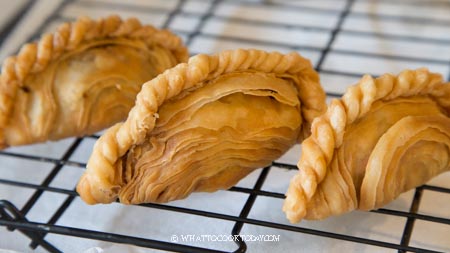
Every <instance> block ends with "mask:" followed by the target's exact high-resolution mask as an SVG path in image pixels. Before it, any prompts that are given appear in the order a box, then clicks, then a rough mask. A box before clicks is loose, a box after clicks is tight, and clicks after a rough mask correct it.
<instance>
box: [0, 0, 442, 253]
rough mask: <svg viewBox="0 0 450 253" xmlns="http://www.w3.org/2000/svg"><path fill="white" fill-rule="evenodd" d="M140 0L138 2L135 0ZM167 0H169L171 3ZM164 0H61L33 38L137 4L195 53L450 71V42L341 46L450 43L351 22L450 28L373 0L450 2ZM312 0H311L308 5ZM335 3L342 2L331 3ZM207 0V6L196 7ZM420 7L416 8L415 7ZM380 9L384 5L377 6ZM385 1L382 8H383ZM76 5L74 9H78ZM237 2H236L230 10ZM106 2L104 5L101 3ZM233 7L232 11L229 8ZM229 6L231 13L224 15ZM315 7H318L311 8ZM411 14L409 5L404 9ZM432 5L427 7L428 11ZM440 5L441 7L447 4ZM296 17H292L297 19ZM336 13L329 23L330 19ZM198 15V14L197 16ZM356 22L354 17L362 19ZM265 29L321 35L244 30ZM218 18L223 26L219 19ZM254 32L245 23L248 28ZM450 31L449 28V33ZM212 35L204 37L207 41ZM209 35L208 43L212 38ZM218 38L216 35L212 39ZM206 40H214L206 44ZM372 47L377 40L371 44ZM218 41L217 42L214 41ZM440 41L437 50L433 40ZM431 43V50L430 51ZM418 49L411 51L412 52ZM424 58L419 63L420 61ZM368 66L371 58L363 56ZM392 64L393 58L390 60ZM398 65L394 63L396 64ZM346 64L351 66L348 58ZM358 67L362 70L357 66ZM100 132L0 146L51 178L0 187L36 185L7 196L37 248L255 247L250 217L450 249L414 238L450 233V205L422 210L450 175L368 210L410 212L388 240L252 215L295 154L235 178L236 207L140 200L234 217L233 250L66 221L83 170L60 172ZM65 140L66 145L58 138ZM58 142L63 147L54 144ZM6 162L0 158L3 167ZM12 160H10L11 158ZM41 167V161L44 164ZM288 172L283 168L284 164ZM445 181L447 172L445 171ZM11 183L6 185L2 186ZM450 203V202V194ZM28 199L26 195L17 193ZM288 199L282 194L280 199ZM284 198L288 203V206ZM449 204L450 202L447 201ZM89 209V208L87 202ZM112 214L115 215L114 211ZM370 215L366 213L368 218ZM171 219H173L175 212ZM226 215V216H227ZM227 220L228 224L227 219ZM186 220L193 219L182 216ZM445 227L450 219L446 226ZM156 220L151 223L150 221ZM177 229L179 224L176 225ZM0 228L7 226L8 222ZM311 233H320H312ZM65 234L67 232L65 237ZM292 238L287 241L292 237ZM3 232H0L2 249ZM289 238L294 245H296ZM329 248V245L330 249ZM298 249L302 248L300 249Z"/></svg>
mask: <svg viewBox="0 0 450 253" xmlns="http://www.w3.org/2000/svg"><path fill="white" fill-rule="evenodd" d="M31 2H32V1H30V3H29V4H28V5H26V7H25V9H24V10H23V11H21V12H19V14H18V15H16V16H14V17H12V18H11V21H10V22H9V23H8V25H7V26H6V28H4V29H3V31H2V32H1V33H0V34H1V35H2V37H1V39H0V43H2V42H3V39H4V37H6V36H8V34H9V33H10V32H11V31H12V30H13V29H14V27H15V25H16V24H17V23H18V22H19V21H20V20H21V19H22V18H23V15H24V13H26V11H31V10H32V5H33V4H32V3H31ZM131 2H132V1H131ZM167 2H168V3H167ZM167 2H166V3H164V1H156V2H153V3H152V2H147V3H145V2H142V1H141V2H139V1H136V3H133V4H131V3H129V2H127V3H126V2H120V1H114V0H103V1H96V2H91V1H83V0H78V1H77V0H71V1H62V2H61V4H60V5H59V6H58V7H57V8H56V9H55V10H54V11H53V13H52V14H51V15H50V16H48V17H47V18H46V19H45V21H44V22H43V23H42V24H41V25H40V27H39V29H37V30H36V31H35V32H34V34H33V35H32V36H31V37H30V38H29V39H28V40H33V39H36V38H38V36H39V35H40V34H42V33H43V32H44V31H46V30H49V29H51V27H52V25H53V24H57V23H61V22H63V21H67V20H73V18H74V17H75V16H76V15H77V14H76V13H77V11H76V10H78V11H86V10H89V11H93V12H95V10H97V11H99V12H101V13H103V12H105V11H104V9H107V11H110V12H119V13H120V12H121V11H126V13H127V14H129V13H132V14H136V15H140V16H143V17H144V18H146V15H148V16H152V15H155V16H156V17H157V18H156V20H157V21H158V22H159V26H160V27H162V28H169V29H172V30H174V31H175V32H176V33H178V34H179V35H181V36H182V37H183V38H184V40H185V43H186V44H187V46H188V47H190V48H191V51H192V53H193V54H195V53H200V52H202V50H208V49H205V48H208V45H209V47H210V50H214V49H215V44H214V43H215V42H221V43H223V44H224V45H225V46H224V47H225V48H226V47H233V46H236V45H242V46H247V45H251V46H252V47H261V48H268V49H277V50H280V51H299V52H300V53H302V54H306V55H308V56H311V57H312V58H313V62H314V63H315V68H316V69H317V70H318V71H319V72H320V73H321V75H322V79H323V82H325V81H328V80H332V79H336V80H341V81H337V82H338V83H339V82H341V83H342V84H346V85H348V84H351V83H349V82H350V81H353V80H357V79H359V78H360V77H361V76H362V75H363V74H364V73H371V74H374V75H377V74H379V73H380V72H381V71H382V70H383V68H382V69H381V70H378V69H375V70H374V72H371V70H368V71H365V70H361V71H358V70H357V68H354V69H350V70H346V69H344V70H342V69H341V68H340V67H339V66H338V67H333V66H334V65H332V64H331V63H330V61H331V62H332V60H330V59H332V58H333V57H335V58H337V59H338V60H339V59H344V58H346V57H347V58H348V57H357V58H359V59H362V60H364V61H368V62H370V61H374V62H375V63H376V62H379V61H384V62H388V63H389V62H390V61H395V62H400V63H406V64H399V65H400V66H401V67H404V66H409V65H408V64H411V63H412V66H413V67H414V66H416V65H423V66H431V67H432V68H435V69H437V70H438V71H440V72H441V73H443V74H444V75H445V76H446V78H449V76H450V73H449V68H450V50H447V51H445V53H443V54H439V55H436V54H434V55H429V56H426V55H424V54H420V53H417V54H415V53H411V52H408V51H405V52H404V53H403V51H400V53H399V54H389V53H385V52H378V51H376V50H373V51H370V50H360V48H358V46H357V45H358V44H355V45H356V47H355V48H352V47H350V48H348V47H347V48H346V47H343V46H342V43H341V42H342V40H343V39H342V38H343V37H345V36H348V37H349V38H350V39H355V40H360V41H361V42H360V43H364V42H367V41H368V40H371V39H377V40H378V39H381V40H386V41H392V42H393V43H394V44H395V43H398V44H400V46H401V45H403V44H408V45H409V44H411V43H413V44H415V45H419V46H420V45H431V46H430V47H436V48H438V49H442V48H444V49H445V48H449V49H450V36H446V35H442V36H434V34H433V33H430V34H420V33H417V34H414V33H413V34H411V33H410V34H408V33H406V32H402V31H400V30H399V31H395V32H390V31H389V30H387V31H384V30H376V31H368V30H365V29H360V28H359V27H358V26H357V25H356V26H352V25H351V21H352V19H356V20H359V21H360V22H362V23H364V22H366V21H367V20H369V21H367V22H372V21H374V20H375V21H380V20H382V21H383V22H388V23H389V24H390V25H392V24H394V25H393V26H394V27H395V26H396V25H395V24H403V23H412V24H413V26H415V27H418V26H421V25H424V26H428V27H433V28H435V29H436V30H437V32H439V31H449V29H448V28H447V27H450V19H448V18H445V15H444V16H443V15H437V16H435V15H428V16H426V15H425V16H421V15H414V14H412V13H408V12H401V11H400V14H399V13H391V12H389V11H387V13H379V12H377V11H373V9H370V8H367V9H365V7H367V6H369V7H370V6H373V5H381V6H383V4H388V5H390V6H391V7H392V6H393V7H394V9H396V10H399V9H400V10H401V9H404V8H406V9H408V8H421V9H422V10H424V9H425V10H426V8H427V6H428V7H429V6H434V7H436V6H437V7H436V8H437V9H445V10H446V11H447V12H448V11H450V2H448V1H440V0H436V1H427V2H425V1H419V0H417V1H402V0H394V1H370V0H342V1H334V2H333V1H330V0H325V1H323V2H324V3H323V4H320V2H321V1H316V2H319V4H317V3H316V4H311V2H312V1H298V2H290V1H280V0H278V1H223V0H212V1H200V0H173V1H167ZM308 3H309V4H308ZM331 3H333V4H331ZM199 6H202V8H200V9H201V10H200V11H197V10H196V9H195V8H197V7H199ZM411 6H412V7H411ZM239 8H243V9H244V10H245V13H246V14H248V13H249V12H250V11H252V10H253V11H255V12H257V13H258V14H257V15H253V16H252V15H250V16H251V17H250V18H249V17H247V16H246V15H241V14H240V12H236V13H237V14H235V15H229V13H231V12H233V11H236V10H237V9H239ZM377 8H378V7H377ZM381 9H383V7H381ZM74 10H75V11H74ZM230 10H231V11H230ZM102 11H103V12H102ZM227 11H228V12H227ZM271 12H281V13H287V17H286V19H281V20H278V21H274V20H271V19H270V17H261V16H260V15H264V14H270V13H271ZM224 13H225V14H224ZM311 13H312V14H311ZM405 13H406V14H405ZM424 13H425V14H427V12H426V11H425V12H424ZM438 14H439V13H438ZM308 15H318V16H319V18H323V19H324V20H325V21H324V23H325V24H324V23H320V22H319V23H317V22H316V21H314V22H310V21H308V20H306V19H301V18H300V19H299V20H296V17H301V16H306V17H307V16H308ZM289 18H293V20H290V19H289ZM328 19H330V20H331V21H330V22H329V24H331V25H328V24H327V22H328V21H327V20H328ZM190 21H195V22H192V24H191V23H190ZM353 21H354V20H353ZM180 23H189V25H188V26H189V28H180V25H179V24H180ZM211 23H215V24H216V25H217V24H219V25H218V26H219V27H220V24H228V25H229V24H232V25H231V27H232V28H233V30H234V28H237V31H235V32H236V33H227V34H224V33H220V32H216V31H215V29H211V27H210V26H211ZM247 26H248V27H250V28H246V29H247V30H248V29H251V30H255V31H258V29H268V30H269V31H274V30H285V31H287V32H292V33H296V32H299V33H301V34H300V37H301V36H305V34H306V35H310V36H311V37H314V38H316V39H312V40H310V41H308V40H306V42H302V41H301V40H294V41H291V40H283V39H280V38H278V37H277V36H278V34H275V35H273V36H275V37H272V35H268V36H266V37H257V36H256V37H254V38H253V37H251V36H250V35H248V34H244V33H242V32H241V33H239V29H241V27H247ZM213 27H214V26H213ZM243 31H245V29H243ZM448 34H450V33H448ZM202 40H203V41H202ZM208 43H209V44H208ZM211 43H213V44H212V45H213V46H211ZM205 45H206V46H205ZM369 47H370V45H369ZM211 48H212V49H211ZM427 50H432V49H427ZM425 51H426V50H425ZM407 53H409V54H407ZM415 64H416V65H415ZM363 65H364V64H363ZM373 65H374V64H372V65H371V64H368V66H366V67H367V68H368V69H369V68H370V67H371V66H373ZM388 65H389V64H388ZM388 67H389V66H388ZM344 68H345V67H344ZM355 69H356V70H355ZM344 88H345V86H344V85H341V84H339V85H334V86H325V89H326V91H327V95H328V96H329V97H336V96H340V95H341V94H342V91H343V89H344ZM97 138H98V136H97V135H93V136H86V137H84V138H76V139H69V140H66V141H65V142H64V143H63V146H64V149H63V150H61V149H59V148H57V149H58V151H57V152H56V153H55V154H49V153H47V151H46V150H47V148H48V145H53V144H43V145H40V146H38V147H37V148H36V149H38V150H39V149H42V150H41V151H38V152H34V151H35V150H36V149H31V150H33V152H28V151H27V150H25V152H22V149H20V148H18V149H12V150H9V149H7V150H4V151H0V157H2V158H0V159H2V160H4V159H13V160H15V161H16V162H18V163H20V164H22V165H21V166H22V167H23V168H24V170H26V171H28V170H27V169H25V167H27V166H28V167H31V169H32V170H34V172H35V173H36V171H37V170H38V171H37V172H38V173H39V174H40V175H41V177H42V178H39V179H38V178H31V179H29V180H22V179H17V178H14V177H12V178H8V177H7V176H4V172H3V171H5V170H6V169H8V168H5V169H4V170H3V171H2V174H0V186H2V187H9V188H10V189H11V188H14V189H19V190H22V189H27V190H28V192H29V194H28V195H27V197H26V198H25V199H24V201H22V202H23V205H21V206H20V204H17V203H15V201H14V199H12V200H11V199H2V197H1V196H0V199H2V200H0V225H1V226H3V227H5V228H6V229H7V230H9V231H10V232H12V233H15V234H19V233H21V234H23V235H24V236H26V237H28V238H29V240H30V241H31V242H30V245H29V246H30V247H31V248H32V249H36V248H38V247H41V249H44V250H46V251H48V252H62V250H61V248H60V247H61V245H60V244H57V243H54V242H51V241H49V240H48V237H49V236H50V235H61V236H64V237H65V238H69V237H70V238H73V237H78V238H81V239H83V240H84V239H86V240H96V241H104V242H112V243H123V244H131V245H136V246H140V247H145V248H152V249H159V250H166V251H176V252H231V251H233V252H246V251H252V249H253V248H252V247H251V246H254V245H250V244H249V243H247V242H246V241H244V240H243V238H242V237H240V236H239V235H242V233H243V228H245V227H248V226H257V227H262V228H264V229H265V228H267V229H270V231H272V232H273V231H275V232H277V231H289V232H292V233H294V234H295V235H296V236H298V237H302V236H303V237H304V236H306V237H308V236H312V237H313V238H328V239H334V240H337V243H342V242H348V243H355V244H358V245H370V246H375V249H376V250H377V251H379V250H386V251H389V250H393V251H398V252H441V251H450V246H449V245H448V243H447V244H446V242H444V243H443V244H442V245H438V244H433V243H430V244H420V243H415V244H412V243H411V241H412V239H413V237H414V232H415V231H417V229H419V228H417V222H418V221H420V222H428V223H432V224H437V225H439V226H441V230H439V231H444V232H443V233H446V231H447V233H450V232H449V231H450V230H449V229H450V214H449V211H448V209H445V207H444V210H441V212H440V215H438V214H429V213H427V212H422V211H421V203H423V199H424V195H425V194H426V193H429V192H433V193H439V194H442V195H440V196H441V197H442V199H444V200H443V201H445V198H448V197H449V196H450V184H448V183H446V184H445V183H444V184H443V185H442V184H440V185H439V184H438V185H433V184H427V185H423V186H421V187H418V188H417V189H415V191H413V192H412V193H411V196H412V197H411V201H410V202H409V203H408V204H409V205H408V204H406V205H407V206H408V208H406V210H398V209H396V208H388V207H386V208H382V209H378V210H374V211H372V212H370V213H363V214H362V215H369V214H371V213H374V214H377V215H380V216H381V217H383V218H384V217H396V218H401V223H402V224H403V226H402V229H401V230H402V231H401V235H400V238H399V240H398V241H396V240H383V239H372V238H369V237H365V236H358V235H349V234H345V233H341V231H340V230H333V229H323V228H322V227H314V226H312V227H308V226H302V224H300V225H291V224H287V223H283V222H279V220H275V221H273V220H272V221H268V220H267V219H259V218H258V217H256V218H255V217H254V216H255V215H253V216H252V215H251V212H252V211H254V210H255V209H256V208H258V207H260V206H258V207H255V206H256V204H255V203H256V201H257V200H259V199H261V198H267V199H269V200H270V199H275V200H283V199H284V194H283V193H282V192H280V191H276V190H271V189H270V187H269V188H267V187H265V185H266V184H267V181H268V180H270V178H271V175H272V174H273V173H283V171H286V170H290V171H294V170H295V169H296V166H295V165H293V164H291V163H286V162H283V161H275V162H273V163H272V165H271V166H269V167H266V168H263V169H261V170H258V171H257V172H255V173H254V179H255V180H254V181H252V182H251V183H249V184H248V186H241V185H238V186H235V187H232V188H231V189H229V190H228V192H230V193H235V194H239V196H240V197H241V198H242V200H243V201H242V205H238V207H237V213H236V214H229V213H223V212H220V211H208V210H202V209H198V208H191V207H189V205H186V206H183V205H170V204H168V205H164V204H143V205H139V208H145V209H146V210H148V212H150V210H152V211H155V212H153V213H171V214H173V215H182V216H183V217H191V216H195V217H198V218H200V219H208V220H211V221H212V222H219V221H225V222H228V223H231V224H232V227H231V230H230V231H229V234H230V235H235V236H236V237H235V238H236V240H235V241H234V243H236V245H235V246H227V247H228V248H227V249H229V250H227V251H223V249H214V248H209V247H207V246H205V245H203V244H201V243H200V244H194V245H192V244H186V243H180V242H173V241H170V240H169V238H156V239H155V238H152V237H148V236H146V235H145V234H139V235H129V234H124V233H116V232H112V231H108V230H106V231H101V230H96V229H91V228H89V227H78V226H75V225H74V226H70V225H66V224H59V221H60V219H61V217H63V216H64V215H65V214H66V213H67V212H68V211H67V210H68V209H69V208H70V207H71V205H74V201H77V199H78V196H77V193H76V192H75V191H74V189H73V186H74V185H75V183H76V180H77V178H72V181H73V185H70V186H69V187H62V186H58V185H56V186H55V185H54V182H55V180H57V178H58V176H59V175H60V174H62V173H63V171H65V170H68V169H69V168H65V167H74V168H76V169H78V171H82V169H83V168H84V167H85V165H86V160H85V159H84V160H83V159H78V158H74V157H76V154H77V152H79V151H80V150H84V149H89V148H90V147H92V143H93V141H95V140H96V139H97ZM58 147H59V146H58ZM52 150H54V149H52ZM34 163H42V164H45V167H46V168H45V169H42V170H40V169H39V168H34V167H35V166H34V165H33V164H34ZM3 166H4V165H1V164H0V169H1V168H2V167H3ZM6 167H7V166H6ZM38 167H39V166H38ZM280 171H281V172H280ZM444 181H445V179H444ZM2 189H3V188H2ZM46 193H54V194H58V195H59V196H62V200H61V201H60V202H58V203H57V204H50V203H46V202H45V201H46V200H45V198H44V197H43V195H45V194H46ZM448 202H450V201H448ZM18 203H20V201H18ZM277 203H279V202H277ZM49 204H50V205H51V208H50V209H51V210H52V213H51V214H50V215H49V218H48V220H44V221H43V220H42V219H36V218H35V217H34V216H33V215H31V217H30V211H32V210H33V209H34V208H36V207H37V206H39V205H49ZM280 206H281V205H280ZM447 206H448V205H447ZM85 208H88V207H85ZM123 208H124V209H126V210H128V209H130V208H134V206H129V207H123ZM110 218H111V219H113V218H114V217H110ZM362 220H364V218H362ZM167 222H169V221H167ZM220 224H222V223H220ZM220 224H219V225H218V226H221V225H220ZM181 226H184V225H183V224H181ZM442 227H443V228H442ZM149 229H152V228H149ZM173 231H176V230H173ZM1 233H7V232H3V231H1ZM308 238H311V237H308ZM443 238H444V239H445V238H447V241H448V239H450V237H449V236H445V235H444V237H443ZM58 242H60V241H58ZM284 243H285V244H288V242H284ZM1 247H2V245H1V240H0V248H1ZM288 247H289V246H288ZM323 250H327V249H323ZM293 251H296V250H295V249H293Z"/></svg>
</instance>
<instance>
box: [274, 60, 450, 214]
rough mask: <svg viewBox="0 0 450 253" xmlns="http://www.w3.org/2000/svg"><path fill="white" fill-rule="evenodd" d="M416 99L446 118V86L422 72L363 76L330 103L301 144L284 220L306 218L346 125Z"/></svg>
mask: <svg viewBox="0 0 450 253" xmlns="http://www.w3.org/2000/svg"><path fill="white" fill-rule="evenodd" d="M416 95H430V96H432V97H433V98H434V99H435V101H436V102H437V103H438V105H439V106H441V107H442V108H443V109H445V110H446V111H447V115H450V99H449V98H450V84H445V83H444V81H443V78H442V76H441V75H440V74H437V73H431V72H429V71H428V69H426V68H420V69H416V70H404V71H402V72H401V73H400V74H398V75H397V76H395V75H393V74H384V75H382V76H380V77H378V78H373V77H372V76H370V75H364V76H363V77H362V79H361V80H360V81H359V82H358V83H356V84H355V85H353V86H350V87H349V88H348V89H347V91H346V92H345V93H344V95H343V96H342V97H341V99H333V100H332V101H331V102H330V105H329V106H328V108H327V111H326V112H325V113H324V114H323V115H321V116H320V117H318V118H316V119H314V121H313V123H312V126H311V135H310V136H309V137H308V138H307V139H305V141H304V142H303V143H302V155H301V157H300V160H299V162H298V164H297V167H298V168H299V173H297V174H296V175H295V176H294V177H293V178H292V179H291V181H290V184H289V188H288V190H287V193H286V199H285V201H284V204H283V211H284V212H285V213H286V216H287V218H288V219H289V220H290V221H291V222H292V223H297V222H300V220H301V219H303V218H304V217H305V216H306V215H307V210H306V206H307V204H308V203H309V201H310V200H311V199H312V197H313V195H314V194H315V192H316V189H317V187H318V185H319V184H320V183H321V182H322V180H323V179H324V178H325V175H326V174H327V168H328V166H329V165H330V162H331V161H332V158H333V156H334V151H335V149H338V148H339V147H340V146H341V145H342V143H343V137H344V133H345V129H346V127H347V126H348V125H350V124H352V123H353V122H355V121H357V120H358V119H360V118H362V117H364V116H365V115H366V114H367V113H368V112H369V110H370V108H371V106H372V104H373V103H374V102H376V101H379V100H383V101H389V100H393V99H395V98H399V97H410V96H416ZM355 204H356V206H358V204H357V203H355Z"/></svg>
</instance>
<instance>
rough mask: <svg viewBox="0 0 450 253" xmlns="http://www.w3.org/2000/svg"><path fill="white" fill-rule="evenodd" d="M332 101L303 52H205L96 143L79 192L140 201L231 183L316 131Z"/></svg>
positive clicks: (88, 197)
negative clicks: (319, 118)
mask: <svg viewBox="0 0 450 253" xmlns="http://www.w3.org/2000/svg"><path fill="white" fill-rule="evenodd" d="M325 108H326V105H325V94H324V92H323V90H322V88H321V86H320V85H319V77H318V75H317V73H316V72H315V71H314V69H313V68H312V66H311V64H310V62H309V61H308V60H306V59H304V58H302V57H301V56H299V55H298V54H296V53H290V54H287V55H282V54H280V53H266V52H263V51H259V50H236V51H225V52H222V53H219V54H217V55H212V56H208V55H197V56H195V57H192V58H191V59H190V60H189V62H188V63H187V64H179V65H178V66H176V67H175V68H172V69H170V70H168V71H166V72H164V73H163V74H161V75H159V76H158V77H156V78H155V79H153V80H152V81H149V82H147V83H146V84H144V86H143V88H142V90H141V92H140V93H139V94H138V96H137V102H136V105H135V106H134V108H133V109H132V110H131V111H130V114H129V115H128V118H127V120H126V121H125V122H124V123H119V124H117V125H115V126H114V127H112V128H110V129H108V130H107V131H106V133H105V134H104V135H103V136H101V138H100V139H99V140H98V141H97V143H96V144H95V146H94V150H93V153H92V156H91V157H90V159H89V161H88V165H87V170H86V172H85V174H84V175H83V176H82V178H81V180H80V182H79V184H78V186H77V191H78V192H79V193H80V196H81V198H82V199H83V200H84V201H85V202H87V203H89V204H94V203H109V202H112V201H114V200H116V199H117V198H119V199H120V201H121V202H122V203H126V204H130V203H132V204H136V203H144V202H168V201H172V200H176V199H182V198H185V197H187V196H188V195H189V194H190V193H191V192H195V191H204V192H212V191H216V190H218V189H227V188H229V187H231V186H232V185H234V184H236V183H237V182H238V181H239V180H240V179H241V178H243V177H244V176H246V175H247V174H248V173H250V172H251V171H252V170H254V169H256V168H259V167H262V166H266V165H269V164H270V163H271V161H272V160H274V159H277V158H278V157H280V156H281V155H282V154H283V153H284V152H285V151H286V150H288V149H289V148H290V147H291V146H292V145H293V144H295V143H296V142H297V141H298V140H301V139H303V138H304V137H305V136H307V135H308V134H309V129H310V123H311V122H312V119H313V118H314V117H316V116H318V115H319V114H321V113H323V112H324V111H325Z"/></svg>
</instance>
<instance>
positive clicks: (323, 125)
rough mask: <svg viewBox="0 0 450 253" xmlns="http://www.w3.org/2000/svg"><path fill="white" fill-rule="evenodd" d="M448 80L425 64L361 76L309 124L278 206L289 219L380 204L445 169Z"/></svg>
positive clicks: (449, 158) (448, 157)
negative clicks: (398, 71) (394, 72)
mask: <svg viewBox="0 0 450 253" xmlns="http://www.w3.org/2000/svg"><path fill="white" fill-rule="evenodd" d="M449 115H450V85H449V84H444V83H443V81H442V77H441V76H440V75H438V74H434V73H429V72H428V71H427V70H426V69H419V70H415V71H411V70H407V71H404V72H402V73H401V74H400V75H398V76H397V77H396V76H393V75H390V74H386V75H383V76H381V77H379V78H376V79H373V78H372V77H370V76H364V77H363V78H362V80H361V81H360V82H359V83H358V84H357V85H355V86H352V87H350V88H349V89H348V90H347V92H346V93H345V94H344V96H343V97H342V99H341V100H337V99H336V100H333V101H332V102H331V104H330V106H329V107H328V110H327V112H326V113H325V114H324V115H322V116H320V117H318V118H317V119H315V120H314V121H313V124H312V129H311V132H312V134H311V136H310V137H309V138H307V139H306V140H305V141H304V142H303V145H302V156H301V158H300V161H299V163H298V168H299V173H298V174H297V175H296V176H294V178H293V179H292V180H291V183H290V185H289V189H288V191H287V194H286V200H285V202H284V206H283V210H284V212H286V214H287V217H288V219H289V220H290V221H291V222H299V221H300V220H301V219H303V218H306V219H324V218H326V217H328V216H331V215H339V214H342V213H345V212H349V211H351V210H354V209H361V210H371V209H375V208H379V207H381V206H383V205H385V204H387V203H389V202H390V201H392V200H393V199H395V198H396V197H397V196H398V195H399V194H401V193H402V192H405V191H407V190H409V189H412V188H414V187H417V186H419V185H421V184H424V183H425V182H427V181H428V180H429V179H431V178H432V177H434V176H436V175H438V174H439V173H442V172H444V171H447V170H450V118H449Z"/></svg>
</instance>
